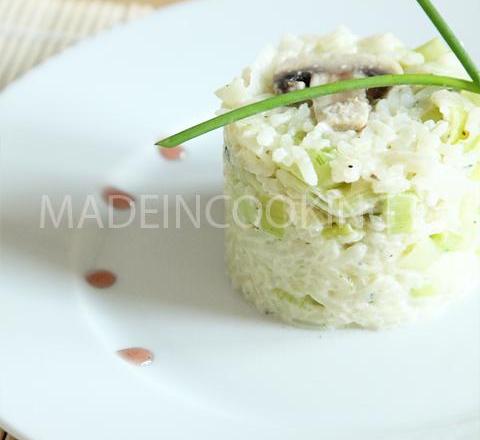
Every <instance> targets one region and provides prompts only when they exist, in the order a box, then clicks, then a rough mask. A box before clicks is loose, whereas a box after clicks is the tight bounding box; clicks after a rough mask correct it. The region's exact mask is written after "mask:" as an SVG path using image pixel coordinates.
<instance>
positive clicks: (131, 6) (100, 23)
mask: <svg viewBox="0 0 480 440" xmlns="http://www.w3.org/2000/svg"><path fill="white" fill-rule="evenodd" d="M173 1H175V0H0V54H1V57H0V90H1V89H3V88H4V87H6V86H7V85H8V84H9V83H10V82H12V81H13V80H14V79H16V78H18V77H20V76H21V75H22V74H23V73H25V72H26V71H28V70H30V69H31V68H32V67H34V66H35V65H37V64H39V63H41V62H42V61H44V60H45V59H47V58H49V57H51V56H52V55H55V54H56V53H59V52H61V51H62V50H64V49H65V48H67V47H68V46H71V45H72V44H75V42H77V41H79V40H81V39H83V38H86V37H88V36H90V35H94V34H96V33H98V32H100V31H102V30H104V29H108V28H111V27H112V26H115V25H119V24H121V23H125V22H128V21H130V20H134V19H136V18H140V17H142V16H144V15H146V14H148V13H150V12H152V11H153V10H154V9H155V8H156V7H159V6H161V5H163V4H166V3H171V2H173ZM0 440H1V437H0Z"/></svg>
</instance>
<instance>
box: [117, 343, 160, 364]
mask: <svg viewBox="0 0 480 440" xmlns="http://www.w3.org/2000/svg"><path fill="white" fill-rule="evenodd" d="M117 354H118V355H119V356H120V357H121V358H122V359H123V360H124V361H127V362H129V363H131V364H133V365H137V366H139V367H147V366H148V365H150V364H151V363H152V362H153V353H152V352H151V351H150V350H147V349H146V348H141V347H132V348H124V349H123V350H118V351H117Z"/></svg>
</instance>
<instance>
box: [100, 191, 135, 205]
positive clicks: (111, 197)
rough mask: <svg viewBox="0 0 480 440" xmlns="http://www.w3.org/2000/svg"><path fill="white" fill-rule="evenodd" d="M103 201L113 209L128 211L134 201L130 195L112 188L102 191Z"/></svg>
mask: <svg viewBox="0 0 480 440" xmlns="http://www.w3.org/2000/svg"><path fill="white" fill-rule="evenodd" d="M103 199H104V200H105V202H106V203H108V204H109V205H112V206H113V207H114V208H115V209H123V210H124V209H130V208H131V207H132V205H133V203H134V201H135V199H134V198H133V196H131V195H130V194H128V193H126V192H124V191H120V190H119V189H116V188H112V187H109V188H105V189H104V190H103Z"/></svg>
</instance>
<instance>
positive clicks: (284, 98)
mask: <svg viewBox="0 0 480 440" xmlns="http://www.w3.org/2000/svg"><path fill="white" fill-rule="evenodd" d="M401 85H412V86H433V87H442V88H447V89H454V90H465V91H469V92H473V93H477V94H480V85H478V84H475V83H473V82H471V81H465V80H462V79H458V78H452V77H448V76H437V75H429V74H408V75H380V76H373V77H368V78H357V79H351V80H347V81H338V82H334V83H329V84H324V85H321V86H315V87H310V88H306V89H303V90H296V91H294V92H289V93H285V94H283V95H277V96H273V97H271V98H267V99H265V100H263V101H259V102H255V103H253V104H249V105H246V106H244V107H240V108H237V109H235V110H232V111H229V112H227V113H224V114H222V115H220V116H217V117H215V118H213V119H210V120H208V121H205V122H202V123H201V124H198V125H195V126H193V127H190V128H188V129H186V130H183V131H181V132H180V133H177V134H174V135H173V136H170V137H167V138H165V139H162V140H160V141H159V142H157V143H156V145H158V146H161V147H164V148H173V147H176V146H178V145H180V144H182V143H184V142H186V141H189V140H191V139H193V138H196V137H198V136H201V135H203V134H205V133H208V132H210V131H213V130H216V129H217V128H221V127H223V126H225V125H228V124H231V123H233V122H236V121H239V120H241V119H245V118H248V117H250V116H253V115H256V114H258V113H263V112H266V111H268V110H272V109H274V108H277V107H284V106H288V105H292V104H298V103H300V102H304V101H308V100H311V99H314V98H318V97H320V96H326V95H333V94H335V93H341V92H345V91H349V90H359V89H370V88H377V87H392V86H401Z"/></svg>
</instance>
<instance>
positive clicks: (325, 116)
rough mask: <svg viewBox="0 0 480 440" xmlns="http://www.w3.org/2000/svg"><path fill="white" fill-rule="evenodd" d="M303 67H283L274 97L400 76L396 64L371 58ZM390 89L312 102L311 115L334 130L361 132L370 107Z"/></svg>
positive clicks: (332, 59)
mask: <svg viewBox="0 0 480 440" xmlns="http://www.w3.org/2000/svg"><path fill="white" fill-rule="evenodd" d="M299 63H300V62H299ZM302 63H305V61H302ZM303 65H304V66H305V65H306V66H307V67H301V66H300V65H297V66H295V65H294V64H290V66H287V67H285V66H284V67H283V69H282V71H280V72H279V73H277V74H276V75H275V76H274V80H273V87H274V90H275V93H277V94H281V93H287V92H291V91H293V90H300V89H304V88H306V87H313V86H318V85H322V84H328V83H332V82H336V81H342V80H346V79H353V78H366V77H370V76H377V75H385V74H392V73H402V72H403V71H402V68H401V66H400V65H399V64H398V63H397V62H394V61H392V60H389V59H385V58H382V57H379V56H376V55H370V54H342V55H330V56H324V57H322V58H318V59H316V60H310V62H309V64H303ZM389 89H390V88H388V87H382V88H373V89H368V90H354V91H350V92H345V93H338V94H336V95H330V96H323V97H320V98H316V99H314V100H313V111H314V113H315V117H316V119H317V121H318V122H326V123H327V124H329V125H330V126H331V127H332V128H333V129H334V130H338V131H346V130H356V131H360V130H362V129H363V128H365V126H366V125H367V122H368V118H369V116H370V112H371V110H372V104H373V103H374V102H375V101H376V100H378V99H381V98H383V97H385V96H386V94H387V93H388V91H389Z"/></svg>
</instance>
